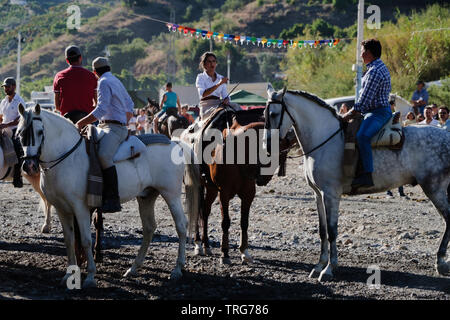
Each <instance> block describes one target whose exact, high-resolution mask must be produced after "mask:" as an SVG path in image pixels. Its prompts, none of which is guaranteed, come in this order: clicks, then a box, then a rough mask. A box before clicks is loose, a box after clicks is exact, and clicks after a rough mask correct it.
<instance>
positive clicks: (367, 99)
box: [354, 59, 391, 114]
mask: <svg viewBox="0 0 450 320" xmlns="http://www.w3.org/2000/svg"><path fill="white" fill-rule="evenodd" d="M390 92H391V75H390V74H389V70H388V68H387V67H386V65H385V64H384V63H383V61H381V59H376V60H374V61H372V62H370V63H368V64H367V71H366V73H365V74H364V77H363V78H362V82H361V91H360V94H359V99H358V102H356V103H355V106H354V109H355V110H356V111H359V112H361V113H362V114H365V113H368V112H370V111H371V110H373V109H377V108H380V107H389V93H390Z"/></svg>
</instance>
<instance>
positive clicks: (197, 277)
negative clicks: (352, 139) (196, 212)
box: [0, 159, 450, 300]
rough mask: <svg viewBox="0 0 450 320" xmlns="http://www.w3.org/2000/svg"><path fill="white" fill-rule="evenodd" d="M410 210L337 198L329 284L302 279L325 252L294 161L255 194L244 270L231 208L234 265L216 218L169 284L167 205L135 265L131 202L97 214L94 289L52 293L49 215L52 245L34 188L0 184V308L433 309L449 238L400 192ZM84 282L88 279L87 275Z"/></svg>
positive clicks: (57, 256)
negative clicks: (328, 303)
mask: <svg viewBox="0 0 450 320" xmlns="http://www.w3.org/2000/svg"><path fill="white" fill-rule="evenodd" d="M405 193H406V194H407V195H408V197H409V199H403V198H400V197H399V196H398V192H397V190H395V192H394V196H395V197H394V198H393V199H387V198H386V196H385V194H384V193H379V194H374V195H363V196H352V197H344V198H343V199H342V201H341V206H340V220H339V236H338V249H339V265H340V267H339V269H338V271H337V273H336V279H335V280H333V281H331V282H328V283H319V282H318V281H317V279H309V278H308V275H309V272H310V271H311V269H312V267H313V265H314V264H315V263H317V261H318V259H319V253H320V239H319V234H318V217H317V210H316V207H315V202H314V196H313V193H312V190H311V189H310V188H309V187H308V186H307V184H306V181H305V178H304V176H303V168H302V166H301V160H300V159H290V160H288V166H287V176H286V177H281V178H279V177H274V178H273V179H272V181H271V182H270V183H269V184H268V185H267V186H265V187H258V189H257V196H256V199H255V201H254V202H253V205H252V209H251V213H250V226H249V243H250V248H249V251H250V254H251V255H252V256H253V257H254V258H255V262H254V263H253V264H251V265H242V264H241V263H240V257H239V250H238V245H239V233H240V226H239V219H240V214H239V208H240V200H239V199H237V198H235V199H233V201H232V202H231V205H230V212H231V219H232V224H231V228H230V245H231V251H230V255H231V259H232V265H230V266H222V265H220V264H219V257H220V248H219V246H220V238H221V227H220V209H219V205H218V203H217V202H216V203H215V204H214V206H213V211H212V214H211V218H210V240H211V244H212V250H213V256H209V257H194V256H193V245H192V244H188V245H187V253H188V254H187V263H186V270H185V272H184V276H183V278H182V279H181V280H178V281H176V282H175V281H171V280H169V279H168V278H169V275H170V272H171V270H172V268H173V267H174V264H175V260H176V255H177V248H178V242H177V241H178V239H177V236H176V231H175V227H174V223H173V220H172V218H171V216H170V213H169V211H168V208H167V206H166V204H165V203H164V201H163V200H162V198H161V197H160V198H158V201H157V204H156V208H157V209H156V219H157V222H158V228H157V231H156V234H155V237H154V240H153V243H152V245H151V246H150V249H149V253H148V255H147V258H146V261H145V264H144V267H143V268H142V269H141V271H140V275H139V276H137V277H135V278H131V279H128V278H123V277H122V275H123V274H124V273H125V271H126V270H127V269H128V268H129V267H130V266H131V263H132V261H133V260H134V258H135V255H136V254H137V251H138V246H139V244H140V241H141V238H142V231H141V222H140V218H139V214H138V211H137V202H136V201H132V202H129V203H127V204H125V205H124V209H123V211H122V212H121V213H113V214H106V215H104V218H105V232H104V240H103V246H104V261H103V263H101V264H97V285H98V287H97V288H95V289H87V290H73V291H69V290H67V289H65V288H62V287H60V286H59V282H60V280H61V278H62V277H63V276H64V273H65V267H66V261H67V257H66V250H65V246H64V242H63V235H62V229H61V226H60V223H59V220H58V217H57V216H56V214H54V215H53V218H52V221H53V229H52V232H51V233H50V234H42V233H41V232H40V228H41V225H42V223H43V213H41V212H40V211H39V209H38V203H39V197H38V195H37V193H35V192H34V191H33V190H32V188H31V186H30V185H28V184H26V185H25V187H24V188H23V189H14V188H13V187H12V185H11V184H9V183H0V199H1V200H0V201H1V202H0V208H1V212H2V214H1V215H0V299H89V300H91V299H150V300H154V299H220V300H223V299H283V300H286V299H311V298H312V299H358V300H359V299H401V300H404V299H406V300H414V299H433V300H435V299H439V300H442V299H444V300H450V278H449V277H441V276H438V275H437V273H436V272H435V269H434V262H435V253H436V251H437V248H438V244H439V241H440V238H441V236H442V233H443V230H444V224H443V220H442V218H441V217H440V216H439V215H438V213H437V211H436V210H435V209H434V207H433V205H432V203H431V202H430V201H429V200H428V199H427V198H426V197H425V195H424V194H423V192H422V190H421V189H420V187H418V186H416V187H411V186H405ZM370 265H377V266H379V268H380V270H381V273H380V279H381V286H380V288H378V289H371V288H369V286H368V285H367V279H368V278H369V276H370V275H371V274H368V273H367V268H368V267H369V266H370ZM84 275H85V273H84Z"/></svg>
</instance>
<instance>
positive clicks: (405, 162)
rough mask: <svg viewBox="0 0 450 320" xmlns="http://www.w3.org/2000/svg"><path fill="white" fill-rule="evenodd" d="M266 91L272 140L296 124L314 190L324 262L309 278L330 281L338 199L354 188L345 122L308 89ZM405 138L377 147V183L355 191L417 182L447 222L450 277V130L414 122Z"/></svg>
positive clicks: (439, 265) (442, 267)
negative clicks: (398, 145)
mask: <svg viewBox="0 0 450 320" xmlns="http://www.w3.org/2000/svg"><path fill="white" fill-rule="evenodd" d="M267 93H268V96H269V97H270V98H269V101H268V105H267V108H266V139H267V141H268V144H269V142H270V130H268V129H279V130H280V132H279V135H280V138H283V137H285V136H286V134H287V132H288V130H289V129H290V128H291V126H294V130H295V133H296V135H297V139H298V141H299V143H300V145H301V146H302V149H303V150H304V152H305V161H304V171H305V176H306V180H307V181H308V184H309V185H310V187H311V188H312V189H313V190H314V192H315V198H316V202H317V210H318V214H319V224H320V238H321V254H320V260H319V263H318V264H317V265H316V266H315V267H314V268H313V270H312V271H311V274H310V277H317V276H318V277H319V281H321V280H326V279H329V278H332V277H333V271H334V270H335V269H336V267H337V265H338V259H337V247H336V238H337V226H338V211H339V202H340V199H341V195H342V194H349V193H350V192H351V186H350V184H351V179H352V178H351V177H345V176H344V174H343V158H344V134H343V132H342V121H341V118H340V117H339V116H338V115H337V114H336V111H335V110H334V109H333V108H331V107H330V106H328V105H327V104H326V103H325V102H324V101H322V100H321V99H319V98H318V97H316V96H314V95H311V94H309V93H307V92H302V91H287V92H285V91H283V92H275V91H274V90H273V88H272V87H271V86H269V88H268V91H267ZM404 136H405V142H404V145H403V148H402V149H401V150H395V151H393V150H390V149H388V148H377V149H374V150H373V162H374V172H373V181H374V184H375V185H374V186H373V187H370V188H361V189H358V190H357V192H356V193H357V194H366V193H375V192H382V191H386V190H389V189H393V188H397V187H399V186H402V185H405V184H413V185H415V184H419V185H420V186H421V187H422V189H423V191H424V192H425V194H426V196H427V197H428V198H429V199H430V200H431V202H432V203H433V204H434V206H435V207H436V209H437V211H438V212H439V214H440V215H441V216H442V217H443V219H444V222H445V231H444V236H443V237H442V239H441V243H440V245H439V250H438V252H437V260H436V269H437V271H438V272H439V274H441V275H448V274H449V269H450V262H449V261H447V262H446V261H445V256H446V252H447V246H448V242H449V237H450V208H449V197H450V194H449V193H450V191H449V189H450V187H449V184H450V161H449V159H450V133H448V132H447V131H445V130H442V129H439V128H436V127H432V126H410V127H405V128H404ZM268 149H270V147H268ZM327 237H328V239H327ZM328 242H329V244H330V251H328V250H329V249H328Z"/></svg>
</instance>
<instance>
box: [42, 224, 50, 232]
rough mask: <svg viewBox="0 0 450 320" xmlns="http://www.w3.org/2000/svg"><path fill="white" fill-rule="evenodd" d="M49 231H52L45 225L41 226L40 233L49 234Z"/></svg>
mask: <svg viewBox="0 0 450 320" xmlns="http://www.w3.org/2000/svg"><path fill="white" fill-rule="evenodd" d="M51 230H52V228H51V227H50V226H49V225H46V224H45V225H43V226H42V229H41V232H42V233H50V231H51Z"/></svg>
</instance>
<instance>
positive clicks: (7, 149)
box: [0, 128, 19, 167]
mask: <svg viewBox="0 0 450 320" xmlns="http://www.w3.org/2000/svg"><path fill="white" fill-rule="evenodd" d="M0 146H1V148H2V150H3V158H4V166H8V167H12V166H14V165H15V164H17V163H18V162H19V159H18V158H17V155H16V151H15V150H14V143H13V141H12V131H11V129H9V128H6V129H3V130H2V131H1V132H0Z"/></svg>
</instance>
